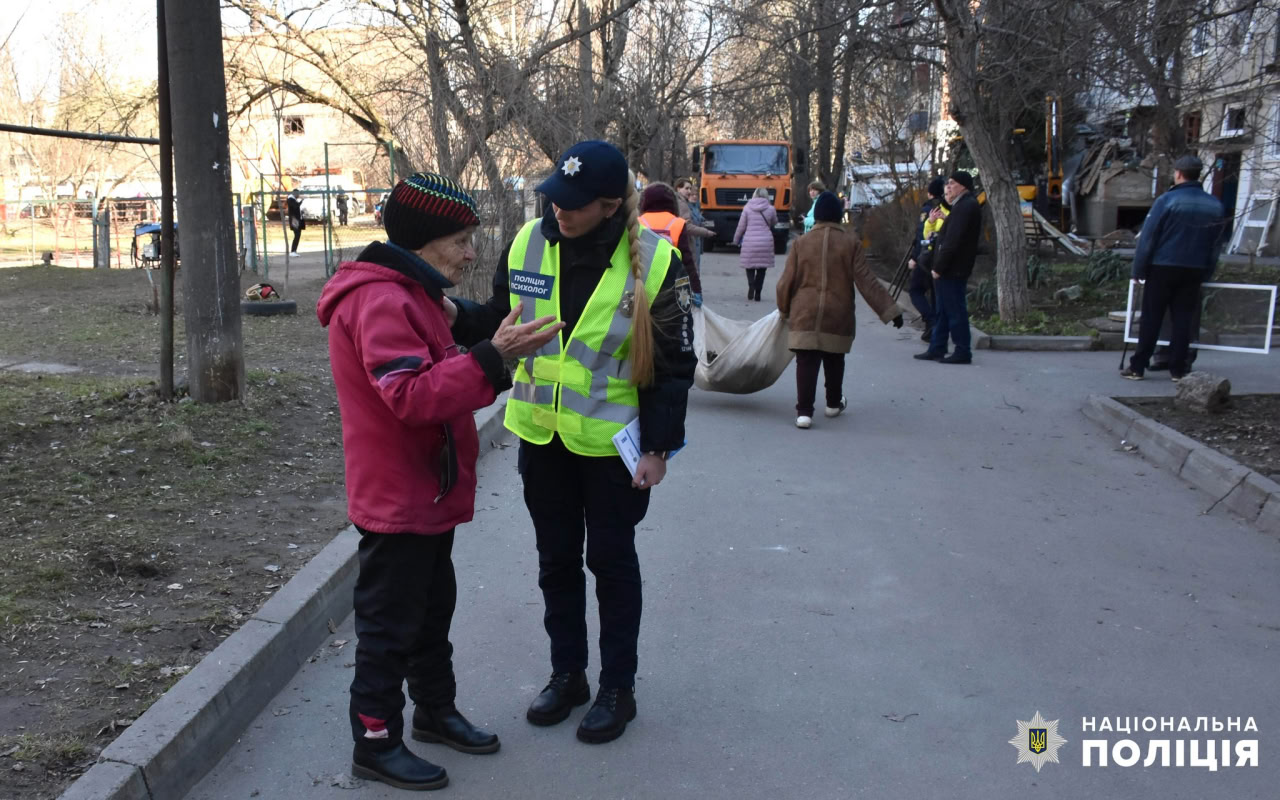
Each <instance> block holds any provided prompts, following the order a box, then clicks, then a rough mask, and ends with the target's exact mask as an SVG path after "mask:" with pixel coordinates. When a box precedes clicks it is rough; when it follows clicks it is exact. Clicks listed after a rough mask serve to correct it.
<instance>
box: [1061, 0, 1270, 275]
mask: <svg viewBox="0 0 1280 800" xmlns="http://www.w3.org/2000/svg"><path fill="white" fill-rule="evenodd" d="M1182 86H1183V91H1182V107H1181V117H1182V124H1183V127H1184V132H1185V134H1186V141H1187V149H1188V150H1189V151H1191V152H1195V153H1197V154H1198V155H1199V156H1200V159H1201V160H1202V161H1203V162H1204V164H1205V171H1204V173H1202V175H1201V178H1202V180H1203V183H1204V189H1205V191H1207V192H1210V193H1211V194H1213V195H1214V196H1215V197H1217V198H1219V199H1220V200H1221V201H1222V204H1223V207H1224V208H1225V209H1226V211H1227V214H1228V216H1229V217H1230V218H1231V223H1230V224H1231V232H1230V238H1229V239H1228V244H1227V252H1231V253H1239V254H1242V255H1248V254H1255V255H1272V256H1274V255H1280V225H1277V224H1276V216H1277V214H1276V211H1277V194H1278V193H1280V12H1278V11H1277V10H1276V9H1269V8H1264V7H1261V6H1260V7H1258V8H1256V9H1253V10H1245V11H1240V12H1237V13H1235V14H1225V15H1221V16H1218V17H1216V18H1211V19H1209V20H1208V21H1205V22H1203V23H1200V24H1198V25H1196V26H1195V27H1194V28H1193V29H1192V30H1191V32H1190V35H1189V36H1188V37H1187V42H1186V46H1185V49H1184V59H1183V81H1182ZM1099 95H1107V93H1094V96H1093V98H1092V99H1093V100H1094V103H1093V107H1094V109H1095V115H1094V118H1093V127H1094V128H1095V130H1096V133H1095V135H1093V136H1092V137H1091V138H1090V141H1089V143H1088V146H1087V147H1086V148H1085V150H1084V151H1083V152H1082V153H1080V154H1079V155H1077V156H1076V159H1075V161H1076V163H1074V164H1068V165H1067V166H1068V172H1069V173H1070V178H1069V180H1068V182H1067V185H1066V186H1064V189H1065V190H1067V191H1069V192H1070V194H1071V197H1069V198H1068V199H1069V201H1070V202H1071V203H1072V206H1073V207H1072V212H1073V213H1072V217H1073V219H1074V220H1075V230H1076V233H1078V234H1079V235H1081V236H1085V237H1089V238H1102V237H1107V238H1109V239H1113V240H1117V239H1123V238H1124V237H1125V235H1126V234H1127V232H1132V233H1136V232H1137V231H1138V230H1139V229H1140V228H1141V226H1142V221H1143V219H1144V218H1145V217H1146V214H1147V210H1148V209H1149V208H1150V207H1151V204H1152V203H1153V202H1154V201H1155V198H1156V196H1158V195H1159V193H1161V192H1163V191H1164V189H1165V188H1167V187H1168V185H1169V184H1170V182H1171V181H1172V179H1173V176H1172V174H1170V172H1169V166H1168V163H1167V162H1162V161H1160V160H1159V159H1157V158H1156V156H1155V154H1154V153H1153V152H1152V150H1153V148H1152V147H1151V146H1150V145H1149V138H1148V137H1149V133H1150V127H1151V123H1152V117H1153V114H1152V113H1151V112H1152V109H1151V108H1150V107H1149V106H1148V105H1144V104H1143V103H1142V102H1141V101H1140V100H1139V101H1129V102H1124V101H1123V100H1121V99H1120V98H1117V97H1115V96H1114V95H1109V96H1103V97H1100V96H1099ZM1116 243H1121V242H1119V241H1117V242H1116Z"/></svg>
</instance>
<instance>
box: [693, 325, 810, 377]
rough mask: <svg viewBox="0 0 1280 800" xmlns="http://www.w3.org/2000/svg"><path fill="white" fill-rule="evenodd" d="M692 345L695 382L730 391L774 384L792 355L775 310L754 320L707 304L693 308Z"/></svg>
mask: <svg viewBox="0 0 1280 800" xmlns="http://www.w3.org/2000/svg"><path fill="white" fill-rule="evenodd" d="M693 349H694V352H695V353H696V354H697V356H698V369H697V371H696V372H695V373H694V377H693V382H694V384H695V385H696V386H697V387H698V388H699V389H705V390H707V391H709V392H728V393H730V394H750V393H751V392H758V391H760V390H761V389H765V388H767V387H769V386H772V385H773V383H774V381H776V380H778V377H779V376H781V375H782V372H783V370H785V369H786V368H787V365H788V364H790V363H791V357H792V355H793V354H792V352H791V351H790V350H788V349H787V325H786V323H785V322H783V320H782V315H781V314H779V313H778V312H777V311H776V310H775V311H774V312H773V313H772V314H769V315H768V316H767V317H764V318H763V319H760V320H757V321H755V322H741V321H739V320H736V319H728V318H726V317H722V316H720V315H719V314H717V313H715V312H714V311H711V310H710V309H708V308H707V307H706V306H705V305H704V306H703V307H702V308H694V309H693ZM709 354H714V358H711V357H710V355H709Z"/></svg>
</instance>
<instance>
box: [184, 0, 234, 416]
mask: <svg viewBox="0 0 1280 800" xmlns="http://www.w3.org/2000/svg"><path fill="white" fill-rule="evenodd" d="M165 16H166V25H165V30H166V31H167V33H168V47H167V48H166V49H167V50H168V53H169V84H170V88H171V92H170V95H171V102H172V113H173V141H174V166H175V176H176V182H175V194H176V199H177V201H178V218H179V219H180V220H181V221H182V222H181V223H180V224H181V229H180V240H181V246H180V248H179V250H180V252H181V254H182V276H183V308H184V313H183V317H184V319H185V320H186V330H187V380H188V385H189V387H190V393H191V398H192V399H193V400H195V401H196V402H197V403H217V402H224V401H227V400H238V399H240V398H242V397H243V396H244V350H243V346H242V342H241V332H240V277H239V274H238V265H237V263H236V241H235V230H236V228H235V219H234V216H233V214H232V206H231V145H230V140H229V139H228V136H227V94H226V89H225V87H226V82H225V78H224V76H223V65H222V21H221V19H220V18H219V11H218V6H217V4H215V3H191V2H183V0H165ZM211 121H212V124H210V122H211Z"/></svg>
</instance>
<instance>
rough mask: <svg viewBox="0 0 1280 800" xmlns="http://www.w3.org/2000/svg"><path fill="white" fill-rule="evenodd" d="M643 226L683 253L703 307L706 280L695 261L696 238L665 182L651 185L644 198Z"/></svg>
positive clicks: (696, 300) (695, 295)
mask: <svg viewBox="0 0 1280 800" xmlns="http://www.w3.org/2000/svg"><path fill="white" fill-rule="evenodd" d="M640 224H641V225H643V226H645V227H646V228H648V229H649V230H651V231H653V232H654V233H656V234H658V235H659V236H661V237H662V238H664V239H666V240H667V241H669V242H671V243H672V244H673V245H675V246H676V249H677V250H679V251H680V261H681V262H682V263H683V264H684V270H685V273H686V274H688V276H689V291H690V292H692V293H693V302H694V303H695V304H696V305H699V306H700V305H702V279H701V278H700V277H699V276H698V265H697V263H696V262H695V261H694V258H693V237H692V234H691V232H690V230H689V225H688V223H686V222H685V220H684V219H683V218H681V216H680V202H679V199H678V198H677V197H676V192H675V190H674V189H672V188H671V187H670V186H668V185H667V184H665V183H650V184H649V185H648V186H646V187H645V190H644V193H643V194H641V195H640Z"/></svg>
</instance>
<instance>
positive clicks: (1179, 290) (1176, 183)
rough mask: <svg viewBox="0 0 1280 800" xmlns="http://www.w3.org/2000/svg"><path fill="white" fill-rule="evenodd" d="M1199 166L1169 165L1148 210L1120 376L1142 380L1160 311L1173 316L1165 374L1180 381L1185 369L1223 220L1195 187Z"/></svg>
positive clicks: (1191, 162) (1184, 161) (1186, 159)
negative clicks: (1132, 335) (1134, 326)
mask: <svg viewBox="0 0 1280 800" xmlns="http://www.w3.org/2000/svg"><path fill="white" fill-rule="evenodd" d="M1203 168H1204V165H1203V164H1201V163H1200V159H1199V158H1197V157H1196V156H1193V155H1186V156H1183V157H1182V158H1179V159H1178V160H1177V161H1175V162H1173V188H1172V189H1170V190H1169V191H1167V192H1165V193H1164V194H1163V195H1161V196H1160V197H1159V199H1157V200H1156V202H1155V203H1154V204H1153V205H1152V206H1151V211H1149V212H1148V213H1147V219H1146V221H1145V222H1143V223H1142V234H1141V235H1140V236H1139V237H1138V249H1137V251H1136V252H1134V254H1133V280H1135V281H1140V282H1145V286H1144V287H1143V290H1142V318H1141V320H1140V323H1139V328H1138V347H1137V349H1136V350H1134V351H1133V357H1132V358H1131V359H1129V366H1128V368H1126V369H1124V370H1121V372H1120V374H1121V375H1122V376H1124V377H1126V378H1128V379H1129V380H1134V381H1140V380H1142V378H1143V377H1144V373H1145V372H1146V369H1147V364H1148V362H1149V361H1150V360H1151V354H1152V353H1153V352H1154V351H1155V347H1156V340H1157V338H1158V337H1159V335H1160V324H1161V322H1163V320H1164V316H1165V312H1166V311H1167V312H1168V313H1169V316H1170V317H1171V318H1172V323H1173V330H1172V332H1171V335H1170V340H1169V376H1170V377H1171V378H1173V380H1175V381H1178V380H1182V376H1183V375H1185V374H1187V371H1188V370H1189V369H1190V365H1189V362H1188V359H1187V352H1188V350H1189V349H1190V345H1191V335H1192V331H1191V324H1192V321H1193V320H1194V319H1195V318H1196V316H1197V315H1196V309H1197V308H1198V307H1199V305H1200V284H1201V283H1203V282H1204V281H1206V280H1208V279H1209V277H1210V276H1212V274H1213V271H1214V269H1215V268H1216V267H1217V265H1218V252H1219V249H1220V248H1221V246H1222V230H1223V226H1224V224H1225V222H1226V220H1225V213H1224V212H1223V209H1222V203H1220V202H1219V201H1218V199H1217V198H1216V197H1214V196H1213V195H1211V194H1209V193H1208V192H1206V191H1205V190H1204V189H1202V188H1200V183H1199V181H1200V171H1201V170H1202V169H1203Z"/></svg>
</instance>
